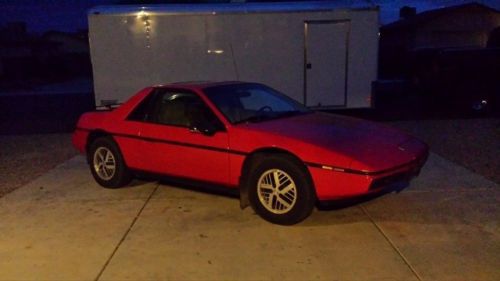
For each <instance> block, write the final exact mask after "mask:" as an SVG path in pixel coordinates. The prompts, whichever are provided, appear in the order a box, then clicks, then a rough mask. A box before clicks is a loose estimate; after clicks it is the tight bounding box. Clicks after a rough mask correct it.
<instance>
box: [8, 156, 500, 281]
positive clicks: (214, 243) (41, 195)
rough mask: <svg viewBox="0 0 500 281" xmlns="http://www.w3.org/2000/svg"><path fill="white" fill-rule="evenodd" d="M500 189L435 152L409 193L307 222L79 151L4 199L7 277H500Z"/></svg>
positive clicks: (316, 216)
mask: <svg viewBox="0 0 500 281" xmlns="http://www.w3.org/2000/svg"><path fill="white" fill-rule="evenodd" d="M499 222H500V186H499V185H497V184H495V183H494V182H491V181H489V180H487V179H485V178H484V177H482V176H480V175H477V174H474V173H472V172H470V171H469V170H467V169H465V168H463V167H461V166H458V165H456V164H454V163H452V162H449V161H447V160H445V159H443V158H441V157H439V156H437V155H435V154H431V156H430V158H429V160H428V162H427V164H426V166H425V167H424V169H423V170H422V173H421V175H420V176H419V177H418V178H417V179H415V180H414V181H413V182H412V183H411V185H410V186H409V187H407V188H406V189H404V190H402V191H401V192H399V193H390V194H386V195H383V196H381V197H378V198H375V199H372V200H369V201H366V202H363V203H359V204H355V205H352V206H349V207H346V208H341V209H335V210H327V211H325V210H322V211H317V210H316V211H314V212H313V214H312V215H311V217H309V218H308V219H307V220H305V221H304V222H303V223H300V224H298V225H295V226H277V225H273V224H270V223H268V222H266V221H264V220H262V219H260V218H259V217H258V216H257V215H255V214H254V212H253V211H252V210H251V209H250V208H247V209H245V210H243V211H242V210H240V209H239V202H238V199H236V198H233V197H229V196H221V195H215V194H212V193H206V192H199V191H194V190H190V189H184V188H180V187H176V186H171V185H166V184H161V183H158V182H141V181H134V182H133V183H132V185H131V186H130V187H127V188H122V189H116V190H111V189H104V188H101V187H99V186H98V185H97V184H96V183H95V182H94V180H93V179H92V177H91V175H90V173H89V171H88V167H87V165H86V163H85V160H84V158H83V157H81V156H77V157H75V158H73V159H71V160H69V161H67V162H65V163H63V164H61V165H60V166H58V167H57V168H55V169H54V170H52V171H50V172H48V173H47V174H45V175H43V176H42V177H40V178H38V179H36V180H35V181H33V182H31V183H29V184H27V185H25V186H24V187H22V188H20V189H17V190H15V191H13V192H12V193H10V194H7V195H6V196H4V197H3V198H0V280H222V279H224V280H250V279H251V280H257V279H258V280H264V279H265V280H270V279H272V280H316V279H318V280H500V267H499V266H498V265H499V264H500V224H499Z"/></svg>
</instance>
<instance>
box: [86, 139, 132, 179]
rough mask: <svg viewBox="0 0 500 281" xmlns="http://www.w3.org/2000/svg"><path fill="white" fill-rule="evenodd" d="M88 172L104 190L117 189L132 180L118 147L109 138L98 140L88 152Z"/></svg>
mask: <svg viewBox="0 0 500 281" xmlns="http://www.w3.org/2000/svg"><path fill="white" fill-rule="evenodd" d="M88 159H89V164H90V171H91V173H92V176H93V177H94V179H95V180H96V181H97V183H99V184H100V185H101V186H103V187H106V188H118V187H122V186H125V185H127V184H128V183H130V181H131V180H132V174H131V172H130V171H129V169H128V168H127V166H126V165H125V161H123V156H122V154H121V153H120V149H119V148H118V145H116V143H115V142H114V141H113V139H111V138H109V137H105V138H98V139H96V140H95V141H94V142H93V143H92V144H91V145H90V149H89V151H88Z"/></svg>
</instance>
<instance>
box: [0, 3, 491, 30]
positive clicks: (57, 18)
mask: <svg viewBox="0 0 500 281" xmlns="http://www.w3.org/2000/svg"><path fill="white" fill-rule="evenodd" d="M114 2H117V1H116V0H72V1H64V0H59V1H58V0H10V1H9V0H0V9H1V11H2V12H1V16H0V24H5V23H6V22H12V21H25V22H26V23H27V26H28V31H29V32H45V31H47V30H61V31H75V30H78V29H86V28H87V10H88V9H89V8H91V7H93V6H96V5H106V4H113V3H114ZM337 2H340V3H345V5H346V6H349V5H350V4H356V5H359V4H363V3H366V5H367V6H369V5H371V4H374V5H379V6H380V7H381V13H380V17H381V23H382V24H386V23H389V22H392V21H395V20H397V19H398V17H399V8H400V7H401V6H404V5H408V6H413V7H416V8H417V12H422V11H425V10H429V9H435V8H442V7H446V6H450V5H457V4H463V3H467V2H472V1H465V0H420V1H417V0H409V1H403V0H392V1H391V0H350V1H349V0H340V1H337ZM475 2H479V3H482V4H485V5H489V6H490V7H493V8H496V9H500V1H499V0H483V1H475Z"/></svg>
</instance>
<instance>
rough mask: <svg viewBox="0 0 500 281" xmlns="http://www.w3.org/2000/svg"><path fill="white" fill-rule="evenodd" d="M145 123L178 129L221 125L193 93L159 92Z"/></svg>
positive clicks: (218, 126)
mask: <svg viewBox="0 0 500 281" xmlns="http://www.w3.org/2000/svg"><path fill="white" fill-rule="evenodd" d="M146 121H149V122H152V123H157V124H163V125H172V126H180V127H192V126H200V125H202V124H209V125H210V126H214V127H217V128H221V127H222V124H221V123H220V121H219V120H218V119H217V117H216V116H215V114H214V113H213V112H212V111H211V110H210V109H209V108H208V106H207V105H206V104H205V103H204V102H203V100H202V99H201V98H200V97H199V96H197V95H196V94H194V93H188V92H178V91H160V92H158V93H157V94H156V97H155V99H154V102H153V104H152V106H151V107H150V113H149V114H148V116H147V119H146Z"/></svg>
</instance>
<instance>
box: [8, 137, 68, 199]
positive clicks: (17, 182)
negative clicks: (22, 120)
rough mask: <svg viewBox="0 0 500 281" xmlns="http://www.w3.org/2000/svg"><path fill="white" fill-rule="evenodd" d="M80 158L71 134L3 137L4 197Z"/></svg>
mask: <svg viewBox="0 0 500 281" xmlns="http://www.w3.org/2000/svg"><path fill="white" fill-rule="evenodd" d="M76 154H77V151H76V150H75V149H74V148H73V147H72V145H71V134H39V135H20V136H0V175H1V176H0V197H2V196H3V195H5V194H7V193H9V192H11V191H12V190H14V189H16V188H18V187H21V186H23V185H24V184H26V183H28V182H30V181H32V180H33V179H35V178H37V177H39V176H40V175H42V174H44V173H45V172H47V171H48V170H50V169H52V168H54V167H55V166H57V165H58V164H60V163H62V162H64V161H66V160H68V159H70V158H71V157H73V156H74V155H76Z"/></svg>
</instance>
